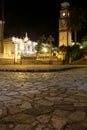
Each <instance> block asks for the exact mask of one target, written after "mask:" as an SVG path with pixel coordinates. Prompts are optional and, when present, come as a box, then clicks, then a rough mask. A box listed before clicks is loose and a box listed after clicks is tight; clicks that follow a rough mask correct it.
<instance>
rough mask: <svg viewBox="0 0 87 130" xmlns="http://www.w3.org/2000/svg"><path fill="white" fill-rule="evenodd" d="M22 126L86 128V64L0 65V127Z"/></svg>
mask: <svg viewBox="0 0 87 130" xmlns="http://www.w3.org/2000/svg"><path fill="white" fill-rule="evenodd" d="M25 70H26V71H25ZM31 70H32V71H31ZM24 129H25V130H86V129H87V66H86V65H0V130H24Z"/></svg>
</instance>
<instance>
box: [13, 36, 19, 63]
mask: <svg viewBox="0 0 87 130" xmlns="http://www.w3.org/2000/svg"><path fill="white" fill-rule="evenodd" d="M18 41H19V40H18V38H15V37H12V42H13V43H14V63H15V64H16V63H17V47H18V46H17V43H18Z"/></svg>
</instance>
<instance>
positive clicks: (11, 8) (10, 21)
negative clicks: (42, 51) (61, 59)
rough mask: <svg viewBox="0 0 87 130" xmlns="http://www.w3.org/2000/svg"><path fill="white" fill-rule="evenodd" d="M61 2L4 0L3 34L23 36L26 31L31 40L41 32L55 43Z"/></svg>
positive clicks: (34, 39) (73, 1) (77, 0)
mask: <svg viewBox="0 0 87 130" xmlns="http://www.w3.org/2000/svg"><path fill="white" fill-rule="evenodd" d="M68 1H69V3H70V4H72V5H75V4H77V5H78V3H79V5H81V6H85V5H86V3H81V2H80V1H79V0H72V1H70V0H68ZM61 2H64V0H32V1H28V0H24V1H23V0H4V20H5V28H4V36H5V37H10V36H18V37H24V36H25V33H26V32H27V33H28V37H29V38H30V39H31V40H33V41H37V40H38V39H39V37H40V36H41V35H43V34H44V35H46V36H47V37H48V36H49V35H52V36H53V37H54V38H55V44H56V45H57V42H58V19H59V9H60V3H61ZM0 9H1V0H0ZM0 17H1V11H0Z"/></svg>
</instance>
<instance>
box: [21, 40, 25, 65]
mask: <svg viewBox="0 0 87 130" xmlns="http://www.w3.org/2000/svg"><path fill="white" fill-rule="evenodd" d="M20 51H21V55H20V56H21V64H22V51H24V44H23V43H21V44H20Z"/></svg>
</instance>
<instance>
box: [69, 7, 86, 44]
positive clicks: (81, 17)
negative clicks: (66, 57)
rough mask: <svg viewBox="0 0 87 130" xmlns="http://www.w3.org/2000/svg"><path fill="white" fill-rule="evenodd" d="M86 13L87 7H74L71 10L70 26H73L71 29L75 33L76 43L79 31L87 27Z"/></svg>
mask: <svg viewBox="0 0 87 130" xmlns="http://www.w3.org/2000/svg"><path fill="white" fill-rule="evenodd" d="M85 14H86V13H85V9H82V8H80V7H79V8H78V7H72V8H71V10H70V17H69V20H68V27H69V28H71V31H72V33H73V34H74V42H75V45H76V43H77V33H78V32H79V31H81V30H82V29H83V28H85V25H86V17H85Z"/></svg>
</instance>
